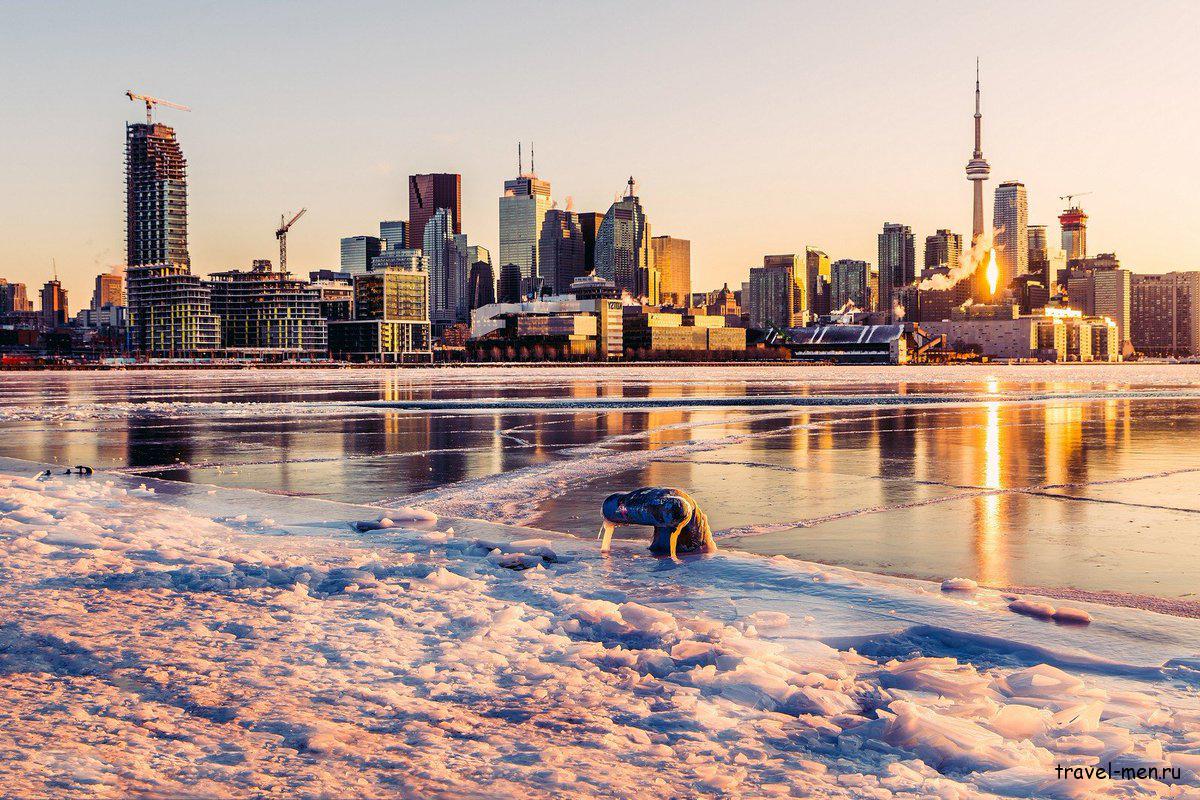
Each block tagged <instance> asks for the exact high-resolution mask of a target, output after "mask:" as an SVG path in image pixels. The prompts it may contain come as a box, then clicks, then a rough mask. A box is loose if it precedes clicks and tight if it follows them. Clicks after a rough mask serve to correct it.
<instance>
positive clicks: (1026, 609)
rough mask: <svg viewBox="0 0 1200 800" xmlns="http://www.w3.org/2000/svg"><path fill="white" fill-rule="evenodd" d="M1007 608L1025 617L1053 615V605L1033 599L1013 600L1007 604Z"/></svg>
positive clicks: (1047, 617) (1047, 616)
mask: <svg viewBox="0 0 1200 800" xmlns="http://www.w3.org/2000/svg"><path fill="white" fill-rule="evenodd" d="M1008 610H1009V611H1014V612H1016V613H1018V614H1024V615H1025V616H1027V617H1037V618H1038V619H1050V618H1052V617H1053V616H1054V606H1052V605H1050V604H1049V603H1039V602H1037V601H1035V600H1025V599H1021V600H1014V601H1013V602H1011V603H1009V604H1008Z"/></svg>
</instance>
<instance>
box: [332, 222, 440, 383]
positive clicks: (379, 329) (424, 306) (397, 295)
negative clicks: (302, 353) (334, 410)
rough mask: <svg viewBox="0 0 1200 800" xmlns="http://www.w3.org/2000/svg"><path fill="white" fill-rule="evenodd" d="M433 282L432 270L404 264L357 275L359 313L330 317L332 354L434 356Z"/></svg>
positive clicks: (392, 358) (399, 358) (402, 359)
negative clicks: (432, 332)
mask: <svg viewBox="0 0 1200 800" xmlns="http://www.w3.org/2000/svg"><path fill="white" fill-rule="evenodd" d="M448 217H449V214H448V213H447V215H446V217H445V219H446V221H448ZM430 227H431V228H432V226H430ZM429 285H430V280H429V275H428V273H426V272H423V271H421V270H411V269H402V268H400V267H383V268H382V269H378V270H373V271H372V272H369V273H367V274H365V275H356V276H354V319H352V320H345V321H340V320H339V321H333V322H330V323H329V352H330V354H331V355H332V356H333V357H334V358H335V359H341V360H346V361H382V362H388V363H407V362H421V361H430V360H432V351H431V350H430V344H431V341H432V337H431V331H430V320H429Z"/></svg>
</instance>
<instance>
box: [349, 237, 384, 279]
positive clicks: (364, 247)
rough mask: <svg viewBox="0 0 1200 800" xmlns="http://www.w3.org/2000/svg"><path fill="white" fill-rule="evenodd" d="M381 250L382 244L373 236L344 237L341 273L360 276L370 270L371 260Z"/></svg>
mask: <svg viewBox="0 0 1200 800" xmlns="http://www.w3.org/2000/svg"><path fill="white" fill-rule="evenodd" d="M381 250H382V243H381V242H380V241H379V239H378V238H376V237H374V236H347V237H345V238H344V239H342V262H341V270H342V272H345V273H347V274H349V275H362V274H363V273H364V272H367V271H369V270H370V269H371V259H373V258H374V257H375V256H377V255H379V253H380V252H381Z"/></svg>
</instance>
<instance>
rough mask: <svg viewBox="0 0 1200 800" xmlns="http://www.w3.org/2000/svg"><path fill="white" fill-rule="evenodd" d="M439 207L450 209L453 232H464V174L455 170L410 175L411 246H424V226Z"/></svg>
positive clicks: (409, 224)
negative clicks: (455, 172) (458, 173)
mask: <svg viewBox="0 0 1200 800" xmlns="http://www.w3.org/2000/svg"><path fill="white" fill-rule="evenodd" d="M439 208H446V209H449V210H450V219H451V220H453V223H454V226H453V228H452V230H451V233H462V176H461V175H457V174H454V173H445V172H442V173H430V174H424V175H410V176H409V178H408V231H407V234H406V235H407V236H408V247H409V248H410V249H412V248H417V247H421V246H422V244H423V242H424V241H425V226H426V225H428V224H429V220H431V219H433V215H434V214H436V213H437V211H438V209H439Z"/></svg>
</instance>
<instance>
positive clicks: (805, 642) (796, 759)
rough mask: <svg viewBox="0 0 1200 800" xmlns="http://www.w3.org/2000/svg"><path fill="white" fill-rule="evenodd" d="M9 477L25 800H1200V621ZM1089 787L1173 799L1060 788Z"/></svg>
mask: <svg viewBox="0 0 1200 800" xmlns="http://www.w3.org/2000/svg"><path fill="white" fill-rule="evenodd" d="M12 463H13V462H5V464H4V465H3V466H4V468H5V469H6V470H8V471H7V472H5V473H3V474H0V512H2V513H0V619H2V620H3V622H2V623H0V667H2V673H3V683H0V714H2V716H3V726H2V729H0V753H4V754H5V757H4V758H0V781H2V782H3V783H2V785H3V787H4V790H3V791H4V793H5V794H6V795H12V796H16V797H43V796H55V797H97V796H99V797H124V796H131V795H133V796H139V795H142V796H184V797H222V796H237V797H245V796H265V795H275V796H305V797H307V796H336V797H358V796H362V797H376V796H379V797H387V796H401V797H438V796H446V797H511V796H521V797H590V796H600V797H622V796H628V795H630V794H634V793H636V794H637V795H639V796H642V797H686V796H694V795H697V794H705V793H709V794H712V795H715V796H728V797H763V796H797V797H812V796H824V797H877V798H887V797H892V796H897V797H941V798H959V797H974V796H993V795H1005V796H1037V797H1042V796H1044V797H1096V796H1113V797H1137V796H1146V797H1151V796H1168V797H1171V796H1175V797H1186V796H1195V793H1196V792H1197V787H1198V786H1200V778H1198V773H1200V701H1198V698H1197V695H1196V686H1197V681H1196V676H1197V671H1196V668H1197V666H1198V663H1200V662H1197V661H1196V656H1197V655H1198V654H1200V622H1198V621H1196V620H1188V619H1177V618H1172V617H1164V616H1161V615H1155V614H1150V613H1146V612H1141V611H1134V610H1128V609H1115V608H1104V607H1093V606H1086V604H1085V609H1084V610H1087V611H1088V613H1089V614H1090V615H1091V616H1092V618H1093V622H1092V624H1091V625H1090V626H1088V627H1086V628H1080V627H1061V626H1055V625H1054V624H1052V623H1050V622H1045V621H1042V620H1039V619H1033V618H1029V617H1026V616H1020V615H1017V614H1014V613H1013V612H1012V611H1010V610H1009V609H1008V604H1009V600H1008V599H1007V598H1004V597H1003V596H1001V595H999V594H997V593H993V592H982V591H980V592H972V591H969V586H967V587H961V586H960V589H961V588H966V589H968V591H961V590H959V591H949V592H942V591H941V590H940V589H939V587H937V586H936V585H935V584H922V583H919V582H916V581H901V580H891V579H874V578H873V577H871V576H864V575H860V574H856V573H851V572H848V571H845V570H837V569H830V568H823V567H819V566H816V565H812V564H805V563H801V562H794V561H788V560H786V559H763V558H755V557H749V556H740V555H734V554H727V553H720V554H717V555H716V556H714V557H711V558H705V559H694V560H688V561H686V562H684V563H682V564H673V563H670V562H664V561H659V560H656V559H652V558H649V557H647V556H645V555H644V553H643V552H642V545H641V543H640V542H639V543H636V544H633V543H626V545H624V546H620V547H617V548H616V549H615V551H614V554H613V555H612V556H611V557H609V558H603V557H601V556H600V555H599V554H597V553H596V552H595V548H594V546H593V544H592V543H590V542H584V541H580V540H573V539H570V538H566V537H562V538H551V537H545V536H539V535H536V534H531V533H530V532H529V531H521V530H517V529H506V528H503V527H501V526H487V525H482V524H480V523H468V522H458V521H453V520H442V521H440V522H438V523H436V524H434V523H428V522H426V523H415V522H414V523H401V524H400V525H399V526H397V527H392V528H386V529H381V530H376V531H369V532H366V533H358V532H355V531H354V530H353V529H352V527H351V525H350V524H349V522H350V521H351V520H353V519H356V518H357V519H361V520H366V519H368V518H369V517H368V516H367V515H368V514H370V512H369V511H368V510H366V509H362V508H355V507H350V506H343V505H339V504H333V503H321V502H315V501H301V500H295V499H292V498H269V499H268V498H265V497H264V496H262V495H253V493H248V492H237V491H225V490H220V491H216V490H208V489H206V488H203V487H178V486H177V485H172V484H168V483H165V482H155V481H147V487H146V488H145V489H143V488H140V487H139V484H140V480H137V479H133V480H131V479H129V478H127V477H124V476H111V477H110V476H104V475H96V476H94V477H92V478H82V477H63V476H55V477H53V478H51V479H48V480H45V481H37V480H34V479H32V478H29V477H23V476H19V475H17V474H15V473H14V472H13V471H12ZM210 492H213V493H212V494H210ZM264 511H266V513H270V514H271V515H272V517H273V518H271V519H265V518H264ZM376 516H378V514H377V513H376ZM535 536H536V538H534V537H535ZM1030 601H1031V602H1037V599H1036V598H1030ZM1095 764H1100V765H1106V766H1107V765H1109V764H1111V765H1112V766H1113V767H1114V768H1121V767H1126V766H1129V767H1134V768H1137V767H1147V768H1149V767H1157V768H1169V769H1174V770H1178V778H1177V779H1176V778H1173V777H1172V778H1170V780H1169V781H1168V782H1162V781H1156V780H1151V779H1148V778H1143V779H1140V780H1106V779H1101V778H1093V779H1082V780H1077V779H1069V778H1060V777H1058V773H1057V770H1056V767H1057V766H1059V765H1061V766H1064V767H1069V766H1080V767H1087V766H1090V765H1095Z"/></svg>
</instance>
